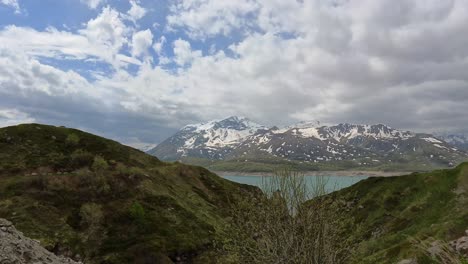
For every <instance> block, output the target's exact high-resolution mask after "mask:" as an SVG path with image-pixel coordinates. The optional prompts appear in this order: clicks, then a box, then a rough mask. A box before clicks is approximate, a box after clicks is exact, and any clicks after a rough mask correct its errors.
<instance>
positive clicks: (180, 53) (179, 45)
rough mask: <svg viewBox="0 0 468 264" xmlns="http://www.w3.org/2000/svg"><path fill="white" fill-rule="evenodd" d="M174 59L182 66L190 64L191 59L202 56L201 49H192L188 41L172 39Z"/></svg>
mask: <svg viewBox="0 0 468 264" xmlns="http://www.w3.org/2000/svg"><path fill="white" fill-rule="evenodd" d="M174 56H175V57H174V61H175V62H176V63H177V64H178V65H180V66H184V65H186V64H190V63H191V62H192V61H193V60H195V59H197V58H200V57H201V56H202V54H201V51H199V50H197V51H193V50H192V47H191V46H190V42H188V41H186V40H182V39H178V40H176V41H174Z"/></svg>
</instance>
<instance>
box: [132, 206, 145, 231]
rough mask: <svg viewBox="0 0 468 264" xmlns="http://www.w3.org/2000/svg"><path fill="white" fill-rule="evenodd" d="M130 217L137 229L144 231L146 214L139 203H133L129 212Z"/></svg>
mask: <svg viewBox="0 0 468 264" xmlns="http://www.w3.org/2000/svg"><path fill="white" fill-rule="evenodd" d="M129 213H130V217H131V218H132V220H133V221H134V222H135V224H136V225H137V227H138V228H139V229H140V230H141V231H144V230H145V229H146V225H147V220H146V212H145V209H144V208H143V206H142V205H141V204H140V203H139V202H134V203H133V204H132V206H131V207H130V210H129Z"/></svg>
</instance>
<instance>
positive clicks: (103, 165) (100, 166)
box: [91, 156, 109, 173]
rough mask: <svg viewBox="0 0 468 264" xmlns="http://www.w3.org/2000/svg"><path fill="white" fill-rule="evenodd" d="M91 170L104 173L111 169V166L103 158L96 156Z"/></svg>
mask: <svg viewBox="0 0 468 264" xmlns="http://www.w3.org/2000/svg"><path fill="white" fill-rule="evenodd" d="M91 168H92V170H93V171H94V172H96V173H102V172H104V171H105V170H107V169H108V168H109V164H107V161H106V160H105V159H104V158H103V157H101V156H95V157H94V161H93V165H92V166H91Z"/></svg>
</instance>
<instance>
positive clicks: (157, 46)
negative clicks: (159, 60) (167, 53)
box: [153, 36, 167, 56]
mask: <svg viewBox="0 0 468 264" xmlns="http://www.w3.org/2000/svg"><path fill="white" fill-rule="evenodd" d="M166 41H167V40H166V37H164V36H161V37H160V38H159V40H158V41H156V42H155V43H154V45H153V49H154V51H155V52H156V53H157V54H158V55H159V56H161V55H162V51H163V47H164V44H166Z"/></svg>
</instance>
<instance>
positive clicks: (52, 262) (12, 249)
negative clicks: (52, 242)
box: [0, 218, 80, 264]
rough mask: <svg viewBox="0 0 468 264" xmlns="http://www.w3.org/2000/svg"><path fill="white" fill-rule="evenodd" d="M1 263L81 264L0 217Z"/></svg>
mask: <svg viewBox="0 0 468 264" xmlns="http://www.w3.org/2000/svg"><path fill="white" fill-rule="evenodd" d="M0 263H2V264H13V263H14V264H31V263H35V264H79V263H80V262H75V261H73V260H71V259H67V258H63V257H60V256H56V255H54V254H53V253H51V252H49V251H47V250H46V249H45V248H43V247H42V246H41V245H40V244H39V242H37V241H36V240H33V239H30V238H27V237H25V236H24V235H23V233H21V232H20V231H18V230H16V228H15V227H14V226H13V224H12V223H11V222H9V221H8V220H5V219H1V218H0Z"/></svg>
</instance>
